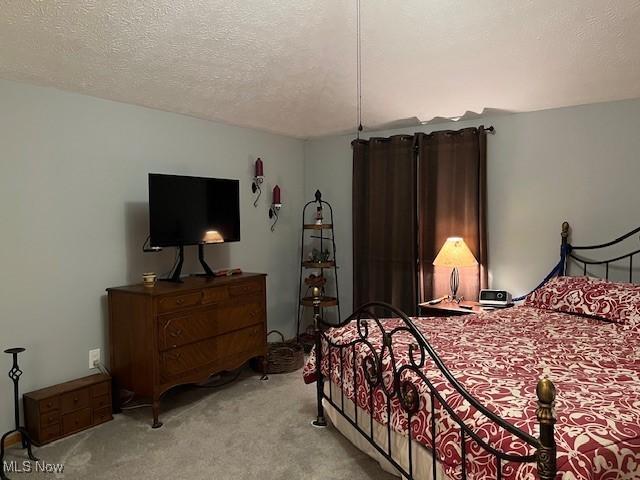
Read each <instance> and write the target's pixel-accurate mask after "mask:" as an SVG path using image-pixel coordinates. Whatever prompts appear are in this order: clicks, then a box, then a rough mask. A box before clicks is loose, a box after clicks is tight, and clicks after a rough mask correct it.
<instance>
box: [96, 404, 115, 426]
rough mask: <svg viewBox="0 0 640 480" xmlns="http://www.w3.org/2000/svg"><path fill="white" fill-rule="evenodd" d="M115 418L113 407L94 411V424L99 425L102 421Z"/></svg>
mask: <svg viewBox="0 0 640 480" xmlns="http://www.w3.org/2000/svg"><path fill="white" fill-rule="evenodd" d="M112 418H113V415H111V407H105V408H101V409H99V410H94V412H93V424H94V425H98V424H100V423H104V422H108V421H109V420H111V419H112Z"/></svg>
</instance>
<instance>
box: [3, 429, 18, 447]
mask: <svg viewBox="0 0 640 480" xmlns="http://www.w3.org/2000/svg"><path fill="white" fill-rule="evenodd" d="M19 442H20V433H19V432H13V433H12V434H11V435H9V436H8V437H7V438H5V439H4V448H8V447H11V446H12V445H15V444H16V443H19Z"/></svg>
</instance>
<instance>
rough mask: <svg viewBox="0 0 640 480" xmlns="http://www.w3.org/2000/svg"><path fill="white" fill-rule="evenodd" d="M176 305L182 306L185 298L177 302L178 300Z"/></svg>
mask: <svg viewBox="0 0 640 480" xmlns="http://www.w3.org/2000/svg"><path fill="white" fill-rule="evenodd" d="M176 303H177V304H178V305H182V304H183V303H184V298H179V299H177V300H176Z"/></svg>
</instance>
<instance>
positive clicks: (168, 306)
mask: <svg viewBox="0 0 640 480" xmlns="http://www.w3.org/2000/svg"><path fill="white" fill-rule="evenodd" d="M201 301H202V292H192V293H185V294H184V295H171V296H168V297H163V298H161V299H160V300H158V312H159V313H166V312H175V311H176V310H180V309H183V308H187V307H194V306H196V305H200V302H201Z"/></svg>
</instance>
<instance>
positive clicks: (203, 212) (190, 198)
mask: <svg viewBox="0 0 640 480" xmlns="http://www.w3.org/2000/svg"><path fill="white" fill-rule="evenodd" d="M212 230H216V231H217V232H219V233H220V235H221V236H222V238H223V239H224V241H225V242H237V241H239V240H240V182H239V181H238V180H227V179H222V178H202V177H187V176H181V175H162V174H158V173H150V174H149V233H150V243H151V245H152V246H154V247H169V246H178V245H196V244H198V243H203V242H204V240H205V235H206V233H207V232H210V231H212Z"/></svg>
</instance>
